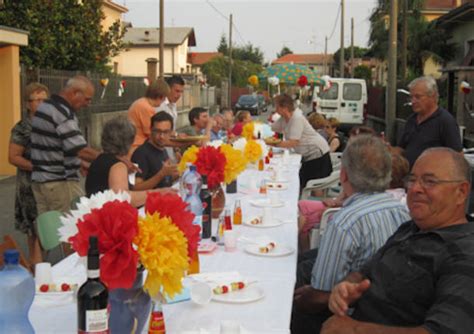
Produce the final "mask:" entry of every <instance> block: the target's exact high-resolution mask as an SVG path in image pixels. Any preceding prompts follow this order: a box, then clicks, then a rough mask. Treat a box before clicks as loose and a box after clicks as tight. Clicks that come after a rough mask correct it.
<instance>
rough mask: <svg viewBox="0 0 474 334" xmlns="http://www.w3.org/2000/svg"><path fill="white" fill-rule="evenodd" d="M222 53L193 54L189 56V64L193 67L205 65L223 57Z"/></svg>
mask: <svg viewBox="0 0 474 334" xmlns="http://www.w3.org/2000/svg"><path fill="white" fill-rule="evenodd" d="M222 56H223V55H222V53H220V52H191V53H189V54H188V63H190V64H192V65H197V66H200V65H203V64H205V63H207V62H208V61H210V60H212V59H213V58H215V57H222Z"/></svg>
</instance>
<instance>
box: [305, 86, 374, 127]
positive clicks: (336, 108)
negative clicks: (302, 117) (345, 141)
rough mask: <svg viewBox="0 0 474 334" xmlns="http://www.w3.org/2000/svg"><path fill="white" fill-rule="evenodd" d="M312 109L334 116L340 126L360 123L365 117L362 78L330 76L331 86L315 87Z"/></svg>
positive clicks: (365, 93)
mask: <svg viewBox="0 0 474 334" xmlns="http://www.w3.org/2000/svg"><path fill="white" fill-rule="evenodd" d="M313 111H316V112H318V113H321V114H323V115H325V116H326V117H327V118H329V117H336V118H337V119H338V120H339V122H341V128H348V127H352V126H354V125H361V124H363V123H364V121H365V118H366V117H367V85H366V83H365V80H363V79H346V78H331V87H330V88H329V89H327V90H322V89H321V88H319V87H315V89H314V92H313Z"/></svg>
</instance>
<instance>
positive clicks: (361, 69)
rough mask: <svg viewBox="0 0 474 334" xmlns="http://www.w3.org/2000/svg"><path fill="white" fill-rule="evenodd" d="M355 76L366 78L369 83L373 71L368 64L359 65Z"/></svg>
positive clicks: (355, 70)
mask: <svg viewBox="0 0 474 334" xmlns="http://www.w3.org/2000/svg"><path fill="white" fill-rule="evenodd" d="M354 78H357V79H364V80H365V81H366V82H367V84H369V83H370V82H371V79H372V71H371V70H370V67H368V66H366V65H359V66H357V67H355V68H354Z"/></svg>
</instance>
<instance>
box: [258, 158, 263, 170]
mask: <svg viewBox="0 0 474 334" xmlns="http://www.w3.org/2000/svg"><path fill="white" fill-rule="evenodd" d="M263 167H264V164H263V159H260V160H259V161H258V170H259V171H262V170H263Z"/></svg>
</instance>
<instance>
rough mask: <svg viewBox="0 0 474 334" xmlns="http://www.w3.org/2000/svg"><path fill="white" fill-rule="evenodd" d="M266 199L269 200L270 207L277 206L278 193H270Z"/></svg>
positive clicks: (278, 200) (278, 201)
mask: <svg viewBox="0 0 474 334" xmlns="http://www.w3.org/2000/svg"><path fill="white" fill-rule="evenodd" d="M268 197H269V198H270V204H271V205H277V204H278V203H280V197H279V196H278V193H276V192H271V193H269V194H268Z"/></svg>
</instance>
